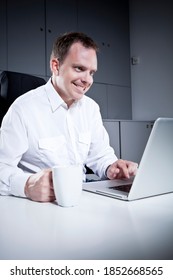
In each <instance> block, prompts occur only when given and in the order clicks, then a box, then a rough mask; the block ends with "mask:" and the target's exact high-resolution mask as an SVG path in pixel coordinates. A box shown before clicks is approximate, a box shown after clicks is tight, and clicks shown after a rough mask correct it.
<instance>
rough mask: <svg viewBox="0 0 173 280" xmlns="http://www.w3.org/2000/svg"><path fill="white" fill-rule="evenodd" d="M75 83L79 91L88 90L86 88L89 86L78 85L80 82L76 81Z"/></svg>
mask: <svg viewBox="0 0 173 280" xmlns="http://www.w3.org/2000/svg"><path fill="white" fill-rule="evenodd" d="M73 84H74V85H75V87H76V88H77V89H79V91H80V92H81V91H83V92H84V91H86V88H87V87H84V86H83V85H78V84H75V83H73Z"/></svg>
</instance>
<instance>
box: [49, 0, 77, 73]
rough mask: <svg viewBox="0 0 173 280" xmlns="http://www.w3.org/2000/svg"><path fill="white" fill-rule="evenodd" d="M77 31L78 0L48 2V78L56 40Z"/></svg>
mask: <svg viewBox="0 0 173 280" xmlns="http://www.w3.org/2000/svg"><path fill="white" fill-rule="evenodd" d="M70 31H77V0H58V1H55V0H46V43H47V44H46V57H47V76H50V67H49V60H50V53H51V50H52V46H53V42H54V41H55V39H56V38H57V37H58V36H59V35H61V34H63V33H65V32H70Z"/></svg>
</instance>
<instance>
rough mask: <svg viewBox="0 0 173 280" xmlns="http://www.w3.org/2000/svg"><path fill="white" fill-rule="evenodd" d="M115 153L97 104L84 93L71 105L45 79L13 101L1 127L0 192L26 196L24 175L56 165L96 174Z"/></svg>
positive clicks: (110, 160)
mask: <svg viewBox="0 0 173 280" xmlns="http://www.w3.org/2000/svg"><path fill="white" fill-rule="evenodd" d="M116 160H117V157H116V156H115V154H114V151H113V149H112V148H111V147H110V145H109V137H108V134H107V132H106V130H105V128H104V126H103V123H102V119H101V114H100V110H99V106H98V105H97V103H96V102H95V101H94V100H92V99H91V98H89V97H87V96H84V97H83V98H82V99H81V100H79V101H77V102H74V103H73V104H72V105H71V106H70V108H68V107H67V105H66V103H65V102H64V101H63V100H62V98H61V97H60V96H59V95H58V93H57V92H56V91H55V89H54V87H53V85H52V83H51V79H49V81H48V82H47V84H45V85H43V86H41V87H39V88H37V89H35V90H31V91H29V92H27V93H26V94H24V95H22V96H20V97H19V98H17V99H16V100H15V102H14V103H13V104H12V105H11V107H10V108H9V110H8V112H7V114H6V115H5V117H4V119H3V122H2V126H1V130H0V194H2V195H10V194H12V195H15V196H23V197H24V196H25V193H24V186H25V183H26V181H27V179H28V177H29V176H30V175H31V174H33V173H35V172H38V171H40V170H42V169H45V168H50V167H53V166H54V165H61V164H63V165H64V164H73V163H79V164H83V165H85V164H86V165H87V166H88V167H89V168H91V169H92V170H93V171H94V173H96V174H97V175H98V176H99V177H100V178H105V170H106V168H107V167H108V165H110V164H111V163H113V162H114V161H116Z"/></svg>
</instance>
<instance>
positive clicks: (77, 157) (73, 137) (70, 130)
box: [66, 110, 81, 164]
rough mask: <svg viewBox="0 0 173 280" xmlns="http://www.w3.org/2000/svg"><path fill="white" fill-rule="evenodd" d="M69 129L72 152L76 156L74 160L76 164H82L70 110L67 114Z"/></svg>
mask: <svg viewBox="0 0 173 280" xmlns="http://www.w3.org/2000/svg"><path fill="white" fill-rule="evenodd" d="M66 120H67V128H68V132H69V136H70V137H69V138H70V139H69V140H70V141H71V146H72V152H73V154H74V160H75V163H76V164H81V160H80V156H79V153H78V150H77V147H76V141H75V139H76V137H75V130H74V125H73V121H72V116H71V111H70V110H68V112H67V118H66Z"/></svg>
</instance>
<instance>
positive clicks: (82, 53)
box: [65, 42, 97, 70]
mask: <svg viewBox="0 0 173 280" xmlns="http://www.w3.org/2000/svg"><path fill="white" fill-rule="evenodd" d="M66 59H67V60H70V61H71V63H75V64H81V65H84V66H85V67H90V68H92V69H95V70H96V69H97V54H96V51H95V50H94V49H92V48H86V47H84V46H83V45H82V44H81V43H79V42H77V43H74V44H73V45H72V46H71V47H70V49H69V53H68V55H67V57H66ZM66 59H65V60H66Z"/></svg>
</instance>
